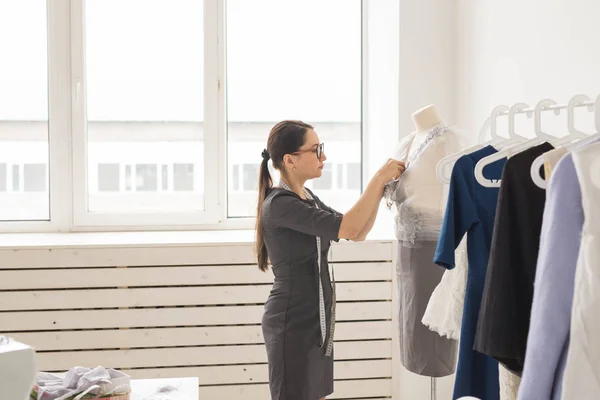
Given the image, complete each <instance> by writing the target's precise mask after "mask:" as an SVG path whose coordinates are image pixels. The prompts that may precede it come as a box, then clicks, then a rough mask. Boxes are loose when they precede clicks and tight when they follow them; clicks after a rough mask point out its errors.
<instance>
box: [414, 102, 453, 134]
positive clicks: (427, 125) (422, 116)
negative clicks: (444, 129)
mask: <svg viewBox="0 0 600 400" xmlns="http://www.w3.org/2000/svg"><path fill="white" fill-rule="evenodd" d="M412 119H413V123H414V124H415V128H416V130H417V132H418V133H419V134H422V133H426V132H427V131H428V130H430V129H431V128H432V127H434V126H436V125H440V124H445V121H444V119H443V118H442V116H441V114H440V112H439V111H438V109H437V107H436V106H435V105H434V104H431V105H429V106H426V107H423V108H421V109H420V110H417V111H415V112H414V113H413V114H412Z"/></svg>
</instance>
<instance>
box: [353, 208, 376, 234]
mask: <svg viewBox="0 0 600 400" xmlns="http://www.w3.org/2000/svg"><path fill="white" fill-rule="evenodd" d="M378 212H379V203H378V204H377V206H376V207H375V209H374V210H373V212H372V213H371V216H370V217H369V220H368V221H367V224H366V225H365V227H364V228H363V229H362V231H360V233H359V234H358V237H357V238H356V239H354V241H355V242H362V241H363V240H365V239H366V238H367V235H368V234H369V232H371V229H373V225H374V224H375V220H377V213H378Z"/></svg>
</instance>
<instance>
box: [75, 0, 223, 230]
mask: <svg viewBox="0 0 600 400" xmlns="http://www.w3.org/2000/svg"><path fill="white" fill-rule="evenodd" d="M222 6H223V2H219V1H217V0H205V7H204V46H205V47H204V49H205V50H204V65H205V71H204V85H205V86H204V98H205V101H204V126H205V129H204V204H205V206H204V210H203V211H200V210H199V211H195V212H193V211H183V212H177V211H171V210H169V211H165V212H160V211H151V212H143V213H142V212H140V213H131V212H91V211H89V210H88V187H87V165H88V164H87V149H88V144H87V139H86V137H87V118H86V95H85V93H86V76H85V66H84V60H85V43H84V41H85V24H84V20H85V8H84V7H85V0H72V2H71V32H72V35H71V87H72V91H73V94H72V95H73V107H72V132H73V146H72V151H73V167H74V168H73V211H74V215H73V228H74V229H75V230H77V229H78V228H82V229H85V228H98V227H111V228H112V227H118V228H123V227H128V228H129V229H139V228H148V227H156V228H160V229H177V228H181V227H186V228H190V227H193V228H198V227H202V226H203V225H207V224H215V223H219V222H220V221H222V211H221V207H220V201H219V190H218V186H219V180H218V177H217V176H218V175H217V174H215V173H213V171H218V170H219V164H220V163H221V158H222V157H221V156H220V152H218V151H215V149H216V148H217V147H218V142H219V140H218V138H219V136H221V135H220V133H221V132H220V129H219V124H218V122H217V121H218V120H219V116H220V109H221V108H222V103H221V100H222V99H221V97H222V96H221V93H220V92H222V90H221V88H220V86H221V85H219V82H221V81H222V79H221V77H220V74H221V71H220V68H219V66H220V64H221V63H222V62H220V58H222V57H223V47H224V46H223V45H222V43H223V41H220V40H219V29H220V27H219V23H218V21H219V18H218V17H219V15H221V14H222V10H220V8H222Z"/></svg>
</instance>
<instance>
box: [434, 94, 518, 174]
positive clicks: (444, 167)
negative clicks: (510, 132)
mask: <svg viewBox="0 0 600 400" xmlns="http://www.w3.org/2000/svg"><path fill="white" fill-rule="evenodd" d="M507 110H508V107H507V106H502V105H501V106H497V107H495V108H494V109H493V110H492V113H491V115H490V116H489V117H488V118H487V119H486V120H485V122H484V123H483V125H482V127H481V130H480V131H479V142H480V143H479V144H477V145H475V146H471V147H469V148H467V149H465V150H463V151H459V152H458V153H454V154H451V155H449V156H446V157H444V158H442V159H441V160H440V161H439V162H438V163H437V167H436V174H437V177H438V180H439V181H440V182H442V183H446V184H448V183H450V175H451V172H452V169H451V168H449V167H450V166H451V165H454V163H455V162H456V160H458V159H459V158H461V157H462V156H464V155H465V154H470V153H472V152H474V151H477V150H479V149H482V148H484V147H485V146H494V145H497V144H499V143H502V142H504V141H506V140H507V139H506V138H503V137H501V136H498V133H497V132H498V130H497V128H496V118H498V115H500V113H501V112H505V111H507ZM488 127H489V128H490V134H491V136H492V139H491V140H488V141H487V142H483V138H484V137H485V136H486V133H487V129H488ZM449 170H450V173H448V171H449Z"/></svg>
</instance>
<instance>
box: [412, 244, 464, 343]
mask: <svg viewBox="0 0 600 400" xmlns="http://www.w3.org/2000/svg"><path fill="white" fill-rule="evenodd" d="M467 272H468V257H467V237H466V236H465V237H464V238H463V240H462V241H461V242H460V244H459V245H458V248H457V249H456V263H455V267H454V268H453V269H448V270H446V271H445V272H444V275H443V276H442V280H441V281H440V283H439V285H437V287H436V288H435V290H434V291H433V293H432V294H431V298H430V299H429V303H428V304H427V309H426V310H425V314H424V315H423V319H422V320H421V322H422V323H423V324H424V325H425V326H427V327H428V328H429V329H430V330H432V331H434V332H437V333H438V334H439V335H440V336H445V337H447V338H449V339H455V340H459V339H460V327H461V325H462V316H463V308H464V303H465V292H466V290H467Z"/></svg>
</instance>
